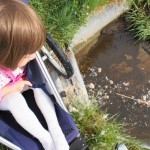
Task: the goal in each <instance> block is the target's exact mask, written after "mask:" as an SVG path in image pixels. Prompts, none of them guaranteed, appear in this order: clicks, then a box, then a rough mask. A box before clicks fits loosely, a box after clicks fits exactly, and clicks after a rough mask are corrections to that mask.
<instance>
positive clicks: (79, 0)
mask: <svg viewBox="0 0 150 150" xmlns="http://www.w3.org/2000/svg"><path fill="white" fill-rule="evenodd" d="M108 1H109V0H30V4H31V5H32V6H33V7H34V8H35V10H36V11H37V12H38V13H39V15H40V16H41V18H42V20H43V22H44V24H45V27H46V29H47V31H48V32H50V33H51V35H52V36H53V37H54V39H56V40H57V42H58V43H59V44H60V45H61V46H64V45H68V44H69V43H70V41H71V40H72V38H73V36H74V35H75V34H76V32H77V30H78V29H79V27H80V26H81V25H83V24H84V23H85V21H86V19H87V17H88V16H89V14H90V13H91V12H92V11H94V10H95V9H97V8H98V7H100V6H102V5H104V4H107V3H108Z"/></svg>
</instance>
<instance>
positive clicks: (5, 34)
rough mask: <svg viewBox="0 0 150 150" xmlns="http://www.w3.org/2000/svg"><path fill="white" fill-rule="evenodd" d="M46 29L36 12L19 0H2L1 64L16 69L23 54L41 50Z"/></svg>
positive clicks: (0, 11)
mask: <svg viewBox="0 0 150 150" xmlns="http://www.w3.org/2000/svg"><path fill="white" fill-rule="evenodd" d="M45 35H46V34H45V29H44V27H43V24H42V21H41V20H40V18H39V16H38V15H37V14H36V12H35V11H34V10H33V9H32V8H31V7H30V6H29V5H27V4H24V3H23V2H21V1H19V0H0V66H3V67H6V68H9V69H12V70H13V69H16V68H17V65H18V63H19V61H20V60H21V59H22V58H23V56H25V55H27V54H32V53H34V52H36V51H37V50H39V49H40V48H41V47H42V45H43V44H44V42H45Z"/></svg>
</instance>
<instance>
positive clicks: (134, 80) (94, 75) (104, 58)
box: [77, 19, 150, 139]
mask: <svg viewBox="0 0 150 150" xmlns="http://www.w3.org/2000/svg"><path fill="white" fill-rule="evenodd" d="M124 29H125V25H124V21H123V20H122V19H119V20H118V21H116V22H114V23H112V24H111V25H109V26H107V27H106V28H105V29H104V30H103V31H102V34H101V36H100V37H99V40H98V42H97V43H96V44H95V45H94V46H93V47H92V48H91V49H90V51H89V53H88V54H86V55H84V56H82V54H81V55H80V56H82V59H81V58H80V57H79V56H78V57H77V60H78V62H79V66H80V70H81V72H82V74H83V76H84V81H85V84H86V86H87V90H88V92H89V93H93V92H98V94H99V96H98V100H99V102H100V103H101V106H102V109H103V110H105V109H107V112H108V113H109V114H112V115H114V114H119V118H118V119H119V120H121V121H123V122H125V123H127V124H128V125H127V128H128V130H129V132H130V134H131V135H134V136H136V137H137V138H139V139H150V107H148V106H147V105H145V104H141V103H139V102H138V101H137V99H140V100H141V101H143V102H147V103H148V102H150V55H149V54H148V53H147V52H146V51H145V46H147V45H146V44H141V43H140V44H137V43H136V42H135V40H133V38H132V36H131V35H130V34H129V33H128V32H127V31H125V30H124ZM120 94H121V95H122V96H121V95H120ZM127 97H128V98H127Z"/></svg>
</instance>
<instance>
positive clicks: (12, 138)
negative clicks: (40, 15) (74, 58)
mask: <svg viewBox="0 0 150 150" xmlns="http://www.w3.org/2000/svg"><path fill="white" fill-rule="evenodd" d="M46 44H47V46H48V47H50V48H51V49H52V51H53V52H54V53H55V55H56V56H57V57H58V59H59V60H60V61H61V62H62V64H63V68H62V67H59V65H58V64H57V62H55V60H54V59H53V58H52V57H51V54H50V53H49V51H48V50H47V48H46V47H45V46H43V47H42V48H41V51H40V52H36V59H35V60H33V61H31V62H30V63H29V64H28V78H29V80H30V81H31V82H32V84H33V86H34V85H35V86H36V85H38V86H40V87H41V88H42V89H43V90H44V91H45V92H46V93H47V94H48V95H49V96H50V98H51V99H52V100H53V102H54V105H55V110H56V115H57V118H58V121H59V124H60V127H61V128H62V131H63V133H64V135H65V137H66V139H67V141H68V143H69V145H70V150H85V149H87V146H86V144H85V142H84V140H83V138H82V137H81V135H80V133H79V130H78V128H77V127H76V125H75V123H74V121H73V119H72V117H71V116H70V114H69V113H68V111H67V109H66V107H65V105H64V103H63V101H62V98H61V95H60V93H59V92H58V90H57V88H56V86H55V84H54V82H53V80H52V77H51V76H50V74H49V72H48V70H47V68H46V65H45V60H48V61H49V62H50V64H51V66H53V67H54V69H55V70H56V71H57V72H59V73H61V74H62V75H63V76H64V77H65V78H70V77H71V76H72V75H73V69H72V66H71V64H70V62H69V60H68V58H67V57H66V55H65V53H64V52H63V51H62V50H61V48H60V47H59V45H58V44H57V43H56V42H55V41H54V40H53V39H52V37H50V35H48V34H47V37H46ZM63 69H64V70H63ZM23 96H24V97H25V99H26V100H27V103H28V105H29V107H30V108H31V109H32V111H33V112H34V113H35V114H36V116H37V117H38V119H39V121H40V122H41V124H42V125H43V127H45V128H46V129H47V125H46V122H45V119H44V117H43V115H42V114H41V112H40V110H39V108H38V107H37V106H36V103H35V100H34V96H33V92H32V90H28V91H25V92H24V93H23ZM0 135H1V136H0V143H2V144H4V145H6V146H7V147H9V148H11V149H13V150H42V149H43V148H42V145H41V144H40V143H39V142H38V140H37V139H35V138H34V137H32V136H31V135H30V134H29V133H28V132H26V131H25V130H24V129H23V128H22V127H21V126H19V124H18V123H17V122H16V121H15V120H14V118H13V116H12V115H11V114H10V112H3V111H0Z"/></svg>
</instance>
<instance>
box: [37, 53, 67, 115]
mask: <svg viewBox="0 0 150 150" xmlns="http://www.w3.org/2000/svg"><path fill="white" fill-rule="evenodd" d="M36 60H37V63H38V65H39V67H40V69H41V71H42V73H43V75H44V77H45V79H46V81H47V83H48V86H49V88H50V89H51V90H52V93H53V94H54V97H55V98H56V101H57V102H58V104H59V105H60V106H61V107H62V109H64V110H65V111H66V112H68V110H67V109H66V106H65V105H64V103H63V101H62V98H61V96H60V94H59V92H58V90H57V88H56V86H55V84H54V82H53V80H52V78H51V76H50V74H49V72H48V70H47V68H46V66H45V64H44V62H43V61H42V57H41V56H40V54H39V52H36Z"/></svg>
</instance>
